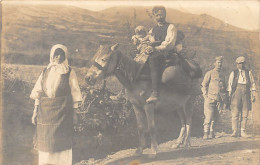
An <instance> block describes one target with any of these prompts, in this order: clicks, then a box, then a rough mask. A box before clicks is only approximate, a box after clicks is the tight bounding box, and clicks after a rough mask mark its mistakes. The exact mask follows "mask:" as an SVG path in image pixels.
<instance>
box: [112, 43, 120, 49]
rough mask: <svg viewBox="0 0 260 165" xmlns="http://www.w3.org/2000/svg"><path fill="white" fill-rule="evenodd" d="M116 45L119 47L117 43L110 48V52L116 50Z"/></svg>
mask: <svg viewBox="0 0 260 165" xmlns="http://www.w3.org/2000/svg"><path fill="white" fill-rule="evenodd" d="M118 45H119V43H116V44H115V45H113V46H111V50H112V51H114V50H116V49H117V47H118Z"/></svg>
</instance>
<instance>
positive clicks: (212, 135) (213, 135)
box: [209, 131, 215, 139]
mask: <svg viewBox="0 0 260 165" xmlns="http://www.w3.org/2000/svg"><path fill="white" fill-rule="evenodd" d="M214 138H215V133H214V131H210V132H209V139H214Z"/></svg>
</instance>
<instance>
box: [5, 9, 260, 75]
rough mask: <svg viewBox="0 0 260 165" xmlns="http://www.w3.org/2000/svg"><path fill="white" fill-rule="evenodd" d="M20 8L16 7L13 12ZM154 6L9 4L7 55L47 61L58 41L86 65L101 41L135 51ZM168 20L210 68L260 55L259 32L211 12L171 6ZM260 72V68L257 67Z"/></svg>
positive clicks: (77, 61) (254, 61)
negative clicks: (220, 60)
mask: <svg viewBox="0 0 260 165" xmlns="http://www.w3.org/2000/svg"><path fill="white" fill-rule="evenodd" d="M13 11H16V12H13ZM150 14H151V8H149V7H148V8H146V7H112V8H108V9H105V10H103V11H100V12H94V11H90V10H86V9H81V8H78V7H72V6H62V5H60V6H55V5H20V6H18V5H3V33H2V34H3V40H2V41H3V42H2V43H3V54H4V58H5V62H6V63H14V64H15V63H18V64H37V65H42V64H44V65H45V64H47V63H48V56H49V51H50V48H51V46H52V45H54V44H56V43H61V44H65V45H67V46H68V49H69V51H70V59H71V60H70V63H71V65H74V66H78V67H83V66H86V64H87V62H88V60H89V59H91V57H92V56H93V55H94V54H95V51H96V50H97V48H98V47H99V45H101V44H113V43H115V42H117V43H120V49H121V50H122V51H123V52H124V53H127V54H132V55H133V53H132V51H131V50H132V48H133V46H132V45H131V43H130V38H131V35H133V32H134V28H135V27H136V26H137V25H144V26H145V27H147V29H150V28H151V27H152V26H153V25H154V22H153V20H152V18H151V15H150ZM167 20H168V21H169V22H173V23H174V24H175V26H176V27H177V29H178V30H182V31H184V33H185V36H186V39H185V40H186V46H187V47H188V48H189V49H190V50H192V51H193V52H196V56H195V60H197V61H200V64H201V65H202V68H203V70H204V71H206V70H208V69H209V68H211V67H212V66H211V65H210V64H211V62H213V60H214V58H215V57H216V56H220V55H222V56H224V57H225V62H224V66H225V68H226V69H227V72H229V71H230V70H231V69H233V67H234V66H233V64H234V60H235V58H236V57H238V56H240V55H245V56H247V55H249V57H250V58H249V61H250V64H251V65H250V67H251V68H252V69H256V67H254V65H255V66H256V65H257V61H258V60H259V58H258V57H259V54H260V51H259V44H260V43H259V38H258V37H259V33H258V32H256V31H245V30H243V29H239V28H237V27H234V26H231V25H228V24H225V23H224V22H222V21H221V20H218V19H216V18H214V17H211V16H209V15H206V14H202V15H194V14H190V13H183V12H180V11H177V10H174V9H168V10H167ZM257 73H258V75H259V71H257Z"/></svg>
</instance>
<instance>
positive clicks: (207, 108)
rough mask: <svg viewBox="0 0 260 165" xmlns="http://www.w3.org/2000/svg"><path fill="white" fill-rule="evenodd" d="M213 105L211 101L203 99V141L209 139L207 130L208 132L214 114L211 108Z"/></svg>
mask: <svg viewBox="0 0 260 165" xmlns="http://www.w3.org/2000/svg"><path fill="white" fill-rule="evenodd" d="M213 105H214V100H211V99H205V101H204V116H205V119H204V124H203V126H204V136H203V139H204V140H206V139H208V138H209V130H210V125H211V122H212V118H213V113H214V109H213V108H212V107H213Z"/></svg>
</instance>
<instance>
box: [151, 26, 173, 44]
mask: <svg viewBox="0 0 260 165" xmlns="http://www.w3.org/2000/svg"><path fill="white" fill-rule="evenodd" d="M169 25H170V24H169V23H165V24H164V25H162V26H158V25H156V26H154V27H153V34H154V38H155V40H156V41H160V44H161V43H162V42H163V41H165V37H166V35H167V29H168V27H169ZM160 44H159V45H160Z"/></svg>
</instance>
